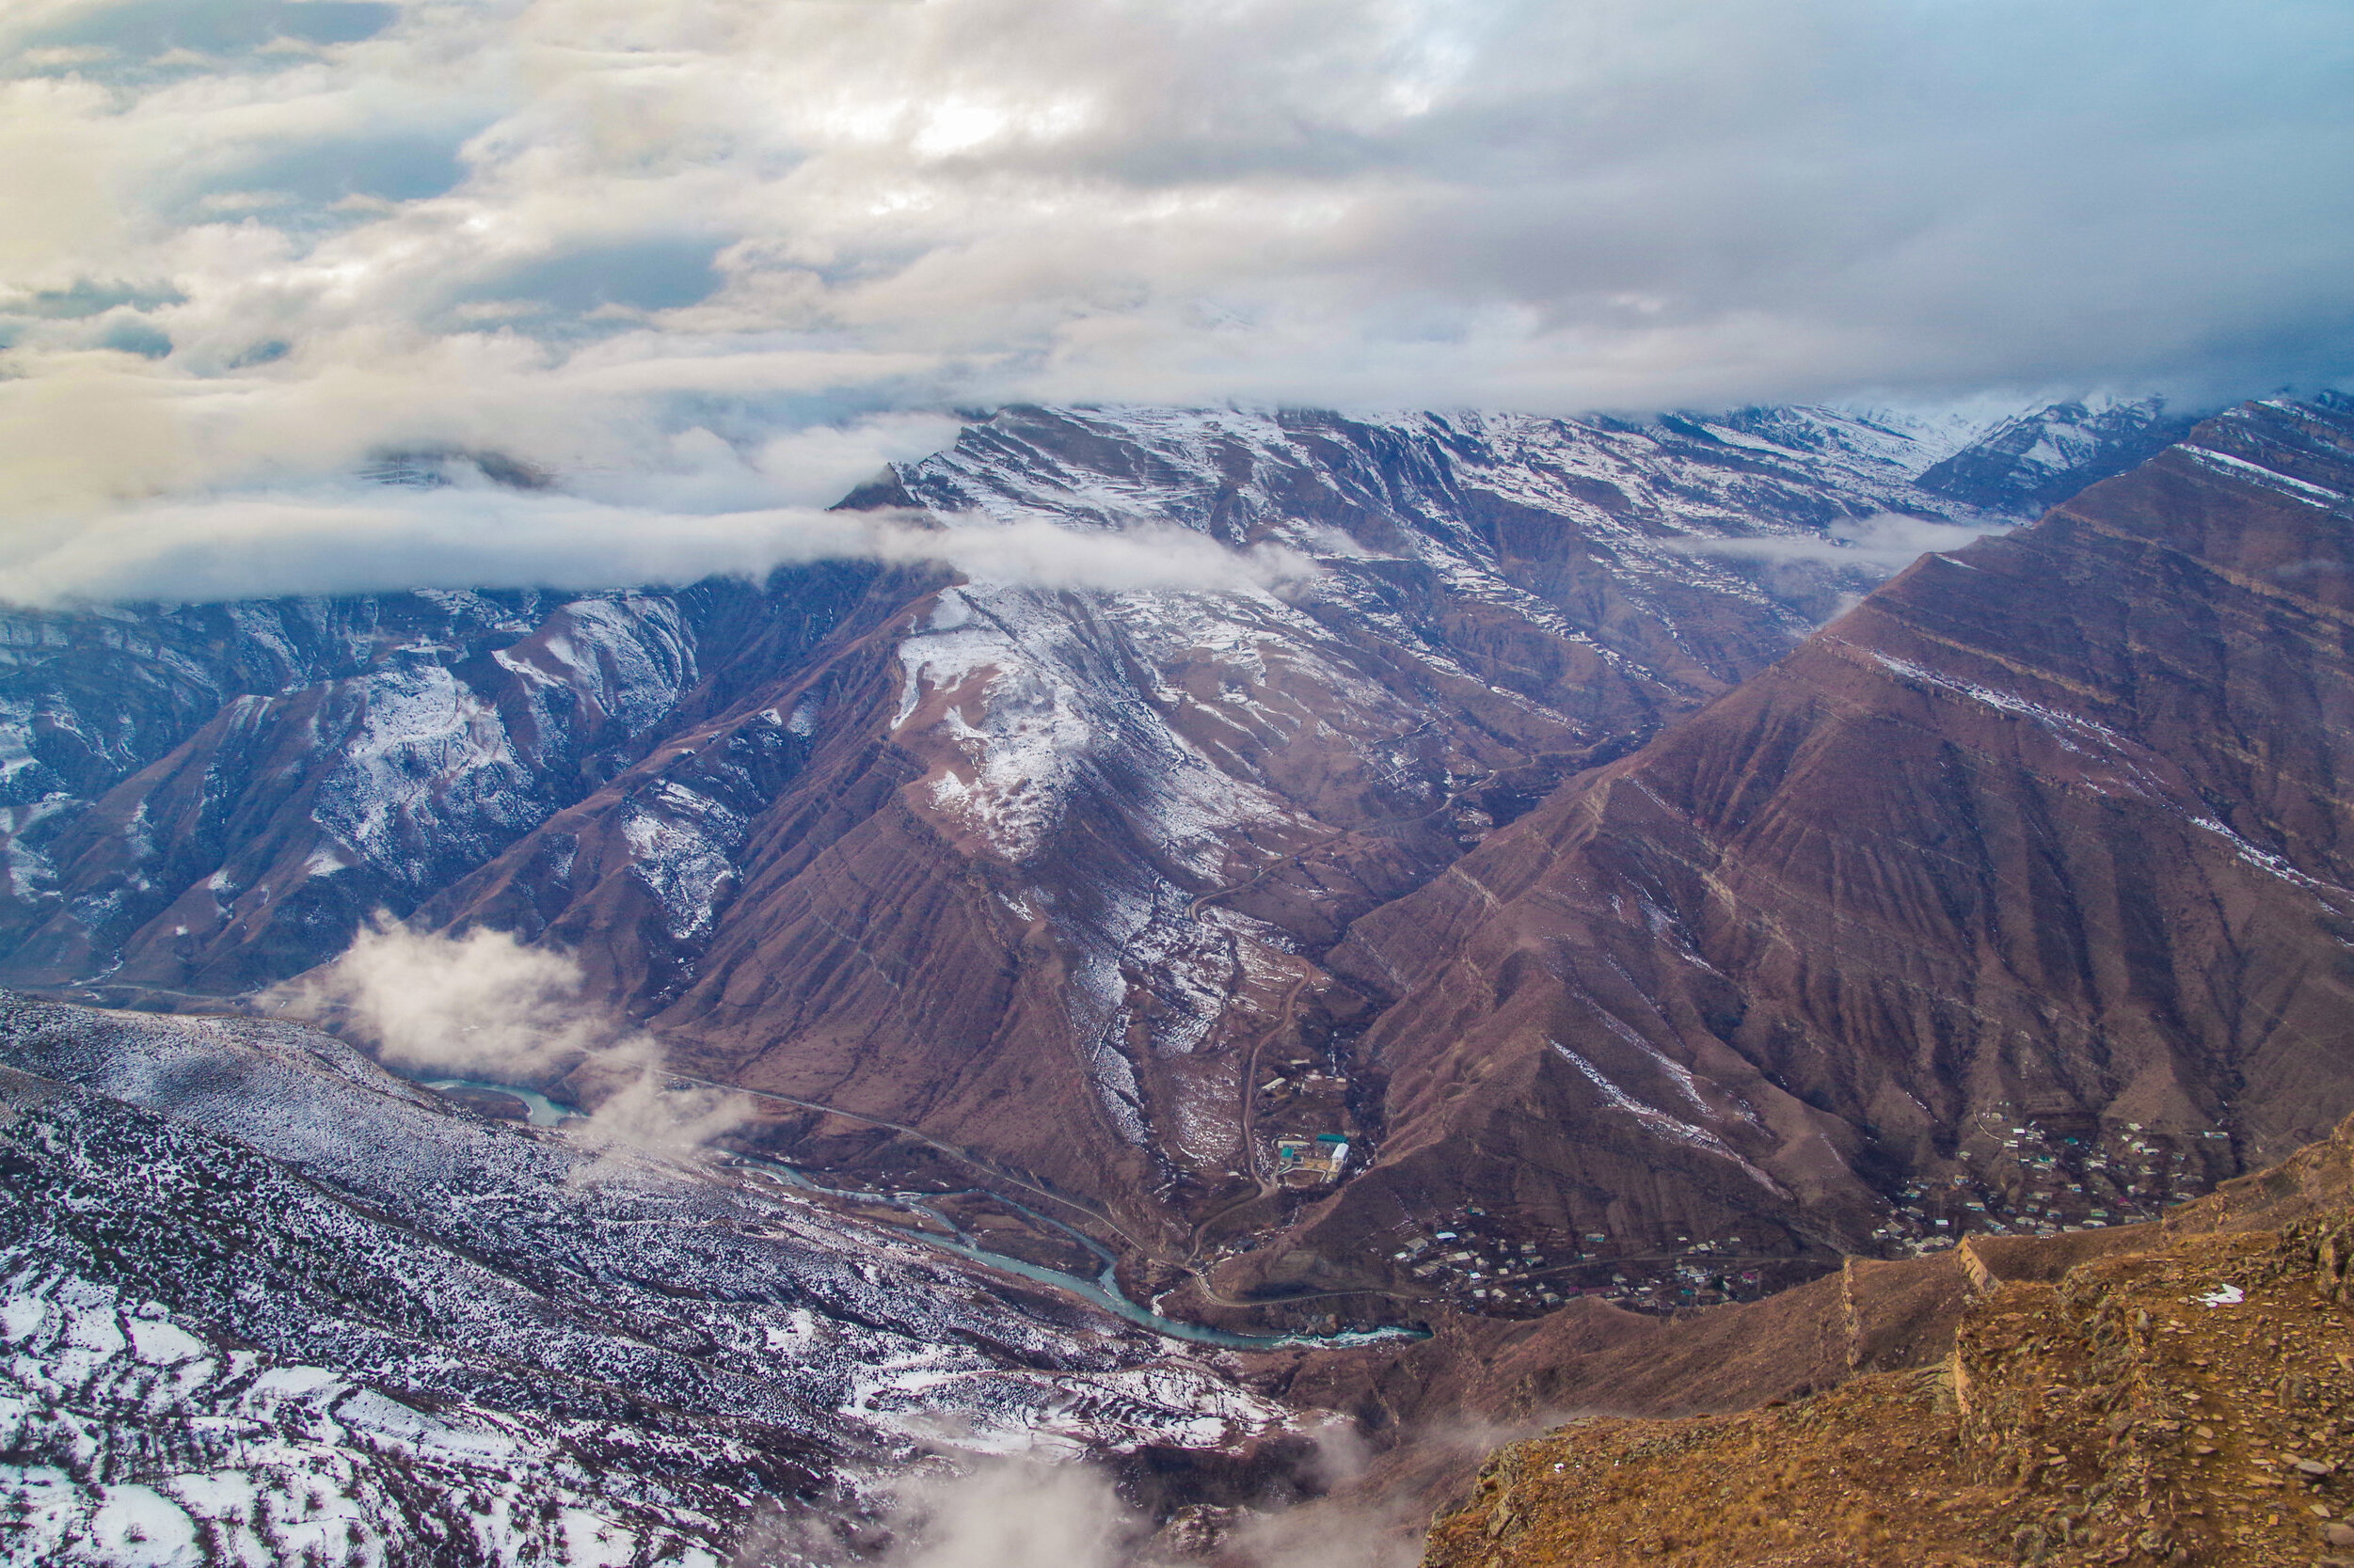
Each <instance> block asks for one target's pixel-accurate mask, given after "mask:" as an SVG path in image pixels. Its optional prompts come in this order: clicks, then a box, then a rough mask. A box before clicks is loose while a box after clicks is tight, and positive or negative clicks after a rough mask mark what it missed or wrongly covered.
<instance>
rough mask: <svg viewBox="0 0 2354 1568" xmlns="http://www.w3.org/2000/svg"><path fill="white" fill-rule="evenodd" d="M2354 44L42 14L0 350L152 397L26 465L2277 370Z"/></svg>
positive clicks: (57, 499) (5, 190)
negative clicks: (896, 421) (947, 421)
mask: <svg viewBox="0 0 2354 1568" xmlns="http://www.w3.org/2000/svg"><path fill="white" fill-rule="evenodd" d="M166 11H169V12H170V13H171V15H170V17H169V19H168V20H169V22H170V26H169V27H168V28H166V29H164V30H162V31H159V30H158V26H157V23H156V19H157V18H158V17H160V16H162V15H163V13H164V12H166ZM167 35H168V36H167ZM2349 65H2354V12H2349V11H2348V10H2347V8H2345V7H2344V6H2342V5H2336V4H2329V3H2324V0H2239V3H2237V4H2234V5H2231V6H2228V7H2227V6H2221V5H2217V4H2213V3H2211V0H2067V3H2064V4H2053V3H2043V0H1776V3H1774V4H1771V5H1759V4H1757V3H1756V0H1583V3H1581V4H1579V5H1576V6H1561V5H1555V4H1544V3H1539V0H1445V3H1441V0H1227V3H1224V4H1219V5H1214V6H1199V7H1167V6H1153V5H1146V4H1140V3H1130V0H930V3H927V4H922V5H891V4H854V3H819V0H811V3H794V4H777V3H773V0H705V3H701V4H697V5H694V6H655V5H643V6H617V5H612V4H610V3H609V0H496V3H494V0H408V3H406V4H402V5H398V6H394V5H389V4H379V3H367V4H361V3H357V0H304V3H299V4H297V3H292V0H203V3H202V4H201V5H189V4H180V5H174V6H168V7H167V6H163V5H161V4H159V0H19V3H18V4H16V5H14V6H11V7H9V8H8V10H7V13H6V15H5V16H0V341H6V342H7V343H8V348H7V351H6V352H7V356H8V367H9V369H10V371H11V372H12V373H14V374H15V375H17V376H19V377H20V378H22V379H23V380H26V381H36V382H38V381H44V380H49V379H53V378H62V379H64V380H67V381H69V382H74V383H76V384H77V389H76V390H75V391H74V392H73V393H72V394H71V396H72V397H79V398H89V399H94V400H98V401H102V402H103V401H104V400H105V399H112V400H113V401H112V402H111V403H107V404H106V407H104V408H102V409H98V410H96V411H94V412H93V413H92V415H91V416H90V418H89V419H88V420H87V422H86V427H85V432H84V434H83V436H81V438H80V441H79V443H78V444H80V445H82V446H87V447H89V448H92V449H94V450H95V451H96V452H97V460H96V461H94V462H92V463H90V464H88V465H87V466H86V467H87V468H88V469H89V473H88V477H87V480H86V482H85V483H82V484H81V485H80V486H79V487H78V488H76V487H75V486H73V485H72V484H70V483H68V481H69V480H70V479H71V477H72V472H73V471H74V470H73V468H72V465H71V464H67V465H63V466H60V465H58V464H56V463H51V462H48V461H47V460H46V459H44V458H43V457H42V455H41V454H40V452H38V451H30V450H29V447H30V445H31V444H30V443H27V442H22V441H19V442H15V443H8V442H6V438H5V436H0V471H6V470H9V469H13V468H14V467H18V466H19V465H20V464H27V465H30V466H31V467H36V468H40V469H41V470H42V477H41V478H40V483H39V485H38V486H37V487H36V488H37V489H38V490H39V492H40V497H41V498H42V499H41V502H40V506H38V507H33V508H31V509H29V510H28V509H27V507H26V506H25V505H24V504H22V497H21V496H19V495H17V494H15V493H13V492H11V493H10V494H8V495H7V496H0V500H6V501H7V503H8V510H7V512H6V515H7V516H8V517H9V518H10V519H12V521H11V522H10V524H9V525H8V526H9V527H11V528H15V529H19V530H24V529H29V530H32V531H36V532H39V531H43V530H55V529H57V528H62V527H64V526H66V523H67V521H68V520H70V519H71V518H72V517H75V516H87V515H94V514H98V513H103V512H107V511H110V510H112V509H115V508H119V507H120V506H122V505H124V504H125V503H126V498H134V499H135V497H136V496H138V495H140V494H151V495H160V496H164V497H168V498H171V499H174V500H176V501H179V502H182V503H187V504H191V505H196V510H195V511H193V512H191V513H188V514H186V516H187V517H188V518H189V519H190V520H191V521H192V523H194V524H195V525H196V526H197V527H199V529H201V528H202V527H206V526H210V525H209V523H208V522H207V520H206V518H205V516H204V515H203V508H202V506H201V505H198V504H197V503H198V502H199V501H200V500H201V499H202V498H205V497H214V498H222V497H231V496H236V495H252V496H275V495H277V494H278V490H279V489H280V488H281V487H282V486H284V485H285V484H287V483H297V484H303V483H314V482H319V481H322V480H323V479H324V478H326V476H330V475H333V474H336V473H339V472H342V471H345V470H346V469H347V468H348V467H349V466H350V464H351V463H352V462H353V461H355V460H356V459H357V457H358V456H359V455H361V454H364V453H365V452H367V451H372V450H375V449H378V448H383V447H388V446H391V447H399V446H416V445H421V444H442V445H453V446H468V447H477V448H493V447H495V448H497V449H499V450H502V451H512V452H514V454H515V455H517V457H520V458H522V459H524V460H527V461H530V462H532V463H534V464H536V465H538V466H540V467H546V468H549V469H550V470H552V471H556V472H560V473H567V474H568V473H573V472H577V471H581V470H586V469H594V468H596V467H600V466H601V467H608V468H611V467H626V466H628V465H632V464H638V463H642V462H648V461H652V462H654V466H656V467H660V463H659V457H660V452H661V451H662V450H663V447H664V444H665V443H666V442H669V441H671V440H674V439H676V438H678V437H681V436H686V435H688V434H690V433H692V432H693V431H695V430H697V429H702V430H707V431H715V432H718V433H720V434H721V435H723V436H724V437H725V438H726V439H728V440H729V441H731V442H734V443H737V444H738V445H739V446H741V447H745V448H747V449H751V448H757V447H758V446H760V445H761V443H763V442H765V441H768V440H771V439H773V438H779V437H787V436H791V435H792V434H793V433H794V432H797V431H803V430H809V429H816V428H829V427H842V428H856V427H858V426H859V424H860V421H862V420H870V419H873V418H874V417H876V416H879V415H886V414H914V413H917V412H922V411H937V410H940V409H943V408H948V407H958V406H976V405H986V404H993V403H995V402H999V401H1004V400H1011V399H1038V400H1062V401H1169V402H1179V403H1224V402H1229V401H1236V402H1245V403H1252V404H1322V405H1340V406H1345V407H1359V408H1363V407H1398V406H1424V407H1427V406H1455V405H1479V406H1490V407H1499V406H1501V407H1512V408H1519V409H1528V410H1534V411H1539V412H1555V413H1575V412H1581V411H1584V410H1588V409H1592V408H1595V407H1622V408H1624V407H1642V408H1648V407H1664V406H1721V405H1725V404H1735V403H1742V402H1752V401H1771V400H1784V399H1792V398H1815V399H1822V398H1837V397H1846V396H1851V395H1863V394H1865V393H1867V392H1869V393H1870V394H1872V395H1875V396H1883V397H1888V398H1903V399H1910V400H1914V401H1921V400H1935V399H1939V398H1947V397H1955V396H1961V395H1964V394H1970V393H1976V392H1980V391H1983V390H1986V389H1989V388H2012V389H2026V390H2029V391H2035V390H2051V391H2054V392H2082V391H2089V390H2092V389H2095V388H2115V389H2119V390H2167V391H2173V392H2176V393H2177V394H2179V395H2182V396H2185V397H2187V398H2189V399H2190V400H2191V401H2198V400H2200V399H2203V398H2207V397H2214V396H2228V395H2233V394H2237V393H2244V392H2268V391H2270V390H2272V389H2273V388H2276V387H2279V386H2281V385H2283V384H2290V383H2295V384H2311V383H2314V382H2316V381H2327V380H2330V379H2333V378H2335V377H2337V376H2339V375H2341V374H2343V373H2344V372H2345V370H2346V366H2347V364H2348V361H2349V356H2350V354H2354V304H2349V302H2348V298H2347V296H2346V291H2345V289H2344V282H2343V280H2344V278H2345V277H2346V273H2347V271H2348V263H2349V262H2350V261H2354V210H2350V209H2348V208H2347V207H2346V204H2345V203H2343V202H2337V201H2333V200H2331V199H2330V195H2331V193H2333V192H2334V191H2335V190H2336V188H2337V186H2338V185H2339V184H2340V183H2341V182H2342V181H2341V177H2340V175H2339V173H2338V170H2339V169H2340V167H2341V166H2343V164H2344V163H2345V161H2346V156H2347V154H2348V152H2349V147H2348V143H2349V141H2350V140H2354V135H2349V132H2354V100H2349V98H2348V96H2347V95H2346V93H2345V92H2344V91H2343V83H2344V80H2345V78H2346V71H2347V68H2348V66H2349ZM77 290H78V291H82V292H83V293H81V294H79V295H75V296H74V297H87V298H96V297H99V296H100V295H102V294H105V293H108V292H109V291H111V292H112V294H113V296H114V297H117V298H119V303H118V304H116V305H113V306H111V307H108V308H107V309H103V310H102V311H98V312H96V313H93V314H89V315H86V316H66V315H58V314H56V313H54V312H45V311H44V309H42V307H41V304H40V302H41V300H42V299H44V298H50V299H54V298H56V297H60V296H64V295H73V293H74V291H77ZM148 356H151V357H148ZM99 359H103V360H105V361H107V363H108V364H109V365H110V366H111V367H112V368H107V369H104V370H103V372H102V371H99V370H94V369H92V368H91V367H92V366H93V364H95V363H96V362H97V361H98V360H99ZM141 377H143V378H145V379H146V380H147V382H148V383H150V388H149V392H148V393H147V394H143V395H141V396H140V397H137V398H125V397H119V396H117V395H116V394H117V393H118V392H119V390H120V386H119V385H117V386H116V387H115V389H114V390H113V391H106V392H104V394H103V398H102V397H101V392H100V390H99V389H98V383H99V382H100V381H102V380H105V379H106V378H113V381H114V382H115V383H118V384H124V385H127V381H126V380H125V378H141ZM5 385H6V386H8V387H15V386H18V385H21V382H18V383H8V384H5ZM131 402H135V403H138V404H140V406H141V407H142V408H143V409H145V410H146V411H147V414H151V415H153V417H154V419H155V420H161V421H163V422H165V423H167V424H168V425H170V426H171V427H172V428H173V430H174V431H175V432H176V435H175V436H173V437H172V438H170V439H167V440H163V441H161V442H160V443H159V442H158V441H157V440H155V439H154V438H152V436H151V428H150V427H151V423H152V422H153V421H152V420H149V419H148V418H147V417H146V415H145V414H143V415H142V416H141V417H139V418H137V419H134V418H131V417H129V415H128V414H127V413H126V412H125V411H124V406H122V405H127V404H128V403H131ZM6 427H7V420H5V419H0V432H5V430H6ZM808 450H809V451H812V452H814V451H816V448H815V447H812V448H810V449H808ZM158 453H161V454H162V455H161V456H158V455H157V454H158ZM649 453H651V454H654V457H653V458H651V459H649V457H648V454H649ZM786 461H787V459H786V457H785V455H783V454H780V456H779V457H778V459H777V464H778V465H782V464H784V463H785V462H786ZM810 471H811V473H812V474H814V473H816V472H817V471H818V466H817V465H815V464H814V463H813V467H812V468H811V470H810ZM8 483H15V482H13V481H10V482H8ZM449 499H450V500H451V502H452V504H453V505H461V501H460V499H459V498H449ZM830 499H833V498H832V497H818V498H809V499H808V500H807V502H806V503H808V504H823V502H824V501H826V500H830ZM657 510H658V511H663V512H679V511H691V510H693V509H692V508H688V507H681V506H678V505H676V504H665V505H663V506H661V507H658V508H657ZM92 580H93V581H94V580H96V579H95V578H93V579H92Z"/></svg>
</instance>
